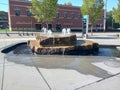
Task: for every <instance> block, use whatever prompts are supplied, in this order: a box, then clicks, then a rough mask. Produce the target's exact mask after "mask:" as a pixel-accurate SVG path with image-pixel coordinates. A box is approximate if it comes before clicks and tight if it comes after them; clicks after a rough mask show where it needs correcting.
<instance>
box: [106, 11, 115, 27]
mask: <svg viewBox="0 0 120 90" xmlns="http://www.w3.org/2000/svg"><path fill="white" fill-rule="evenodd" d="M106 22H107V26H109V27H112V23H113V17H112V11H109V12H107V19H106Z"/></svg>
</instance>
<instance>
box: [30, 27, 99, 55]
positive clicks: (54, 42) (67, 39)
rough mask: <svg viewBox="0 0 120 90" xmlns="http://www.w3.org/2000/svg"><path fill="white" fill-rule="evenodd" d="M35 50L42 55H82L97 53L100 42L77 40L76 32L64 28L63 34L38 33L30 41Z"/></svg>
mask: <svg viewBox="0 0 120 90" xmlns="http://www.w3.org/2000/svg"><path fill="white" fill-rule="evenodd" d="M28 45H29V47H30V48H31V49H32V51H33V52H35V53H37V54H40V55H56V54H57V55H62V54H64V55H80V54H91V53H97V52H98V49H99V45H98V43H95V42H93V41H89V40H79V41H78V40H77V38H76V35H75V34H71V33H70V28H68V29H67V30H66V29H65V28H64V29H63V30H62V35H61V34H57V35H52V32H51V31H49V30H48V32H47V34H40V35H37V37H36V40H29V41H28Z"/></svg>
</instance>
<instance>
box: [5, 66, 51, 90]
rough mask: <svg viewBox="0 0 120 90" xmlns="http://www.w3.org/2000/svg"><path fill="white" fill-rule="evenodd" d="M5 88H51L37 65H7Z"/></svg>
mask: <svg viewBox="0 0 120 90" xmlns="http://www.w3.org/2000/svg"><path fill="white" fill-rule="evenodd" d="M3 90H49V87H48V86H47V84H46V83H45V82H44V80H43V78H42V77H41V75H40V74H39V73H38V72H37V70H36V68H35V67H28V66H25V65H19V64H18V65H17V64H16V65H14V66H5V76H4V87H3Z"/></svg>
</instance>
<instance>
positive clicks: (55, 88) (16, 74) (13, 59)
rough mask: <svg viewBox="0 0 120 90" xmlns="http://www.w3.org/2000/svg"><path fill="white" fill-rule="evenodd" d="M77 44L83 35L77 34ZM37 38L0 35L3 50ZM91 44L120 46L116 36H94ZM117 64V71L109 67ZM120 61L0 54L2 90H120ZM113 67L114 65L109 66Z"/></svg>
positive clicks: (100, 34)
mask: <svg viewBox="0 0 120 90" xmlns="http://www.w3.org/2000/svg"><path fill="white" fill-rule="evenodd" d="M76 34H77V36H78V40H79V39H82V38H81V37H80V36H81V33H76ZM31 39H35V35H33V36H32V35H29V36H19V35H17V34H10V36H7V35H6V34H1V36H0V49H1V50H2V49H3V48H4V47H6V46H8V45H11V44H14V43H17V42H23V41H27V40H31ZM88 39H89V40H93V41H96V42H98V43H99V44H101V45H120V39H119V38H117V37H116V33H95V34H94V36H90V37H89V38H88ZM114 61H115V62H117V64H118V67H115V66H109V63H114ZM119 63H120V58H118V57H104V56H56V55H55V56H49V55H47V56H29V55H9V56H6V55H5V54H3V53H0V89H1V90H120V67H119ZM110 65H111V64H110Z"/></svg>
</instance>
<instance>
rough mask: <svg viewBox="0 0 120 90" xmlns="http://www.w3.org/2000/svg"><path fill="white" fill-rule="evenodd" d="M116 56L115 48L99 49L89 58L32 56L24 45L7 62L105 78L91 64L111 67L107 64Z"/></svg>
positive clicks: (100, 70) (117, 53)
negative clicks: (100, 63)
mask: <svg viewBox="0 0 120 90" xmlns="http://www.w3.org/2000/svg"><path fill="white" fill-rule="evenodd" d="M116 55H117V56H119V55H120V52H119V51H117V50H116V49H115V48H100V50H99V53H98V54H97V55H89V56H88V55H87V56H79V55H78V56H67V55H33V53H32V51H31V49H30V48H29V47H28V46H27V44H24V45H21V46H19V47H17V48H15V49H14V50H12V51H11V52H9V53H8V54H7V60H8V61H9V62H13V63H17V64H23V65H26V66H31V67H39V68H46V69H64V70H76V71H78V72H80V73H82V74H86V75H94V76H96V77H100V78H106V77H109V76H111V75H110V74H108V72H107V71H105V70H103V69H101V68H99V67H97V66H95V65H93V64H92V63H96V62H97V63H98V62H105V65H108V66H111V65H110V64H109V63H110V61H111V59H112V60H114V61H115V60H116V58H113V57H115V56H116ZM102 56H109V57H102ZM118 63H119V64H118ZM112 64H114V63H112ZM114 65H115V64H114ZM116 65H117V67H120V61H118V62H117V64H116Z"/></svg>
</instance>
